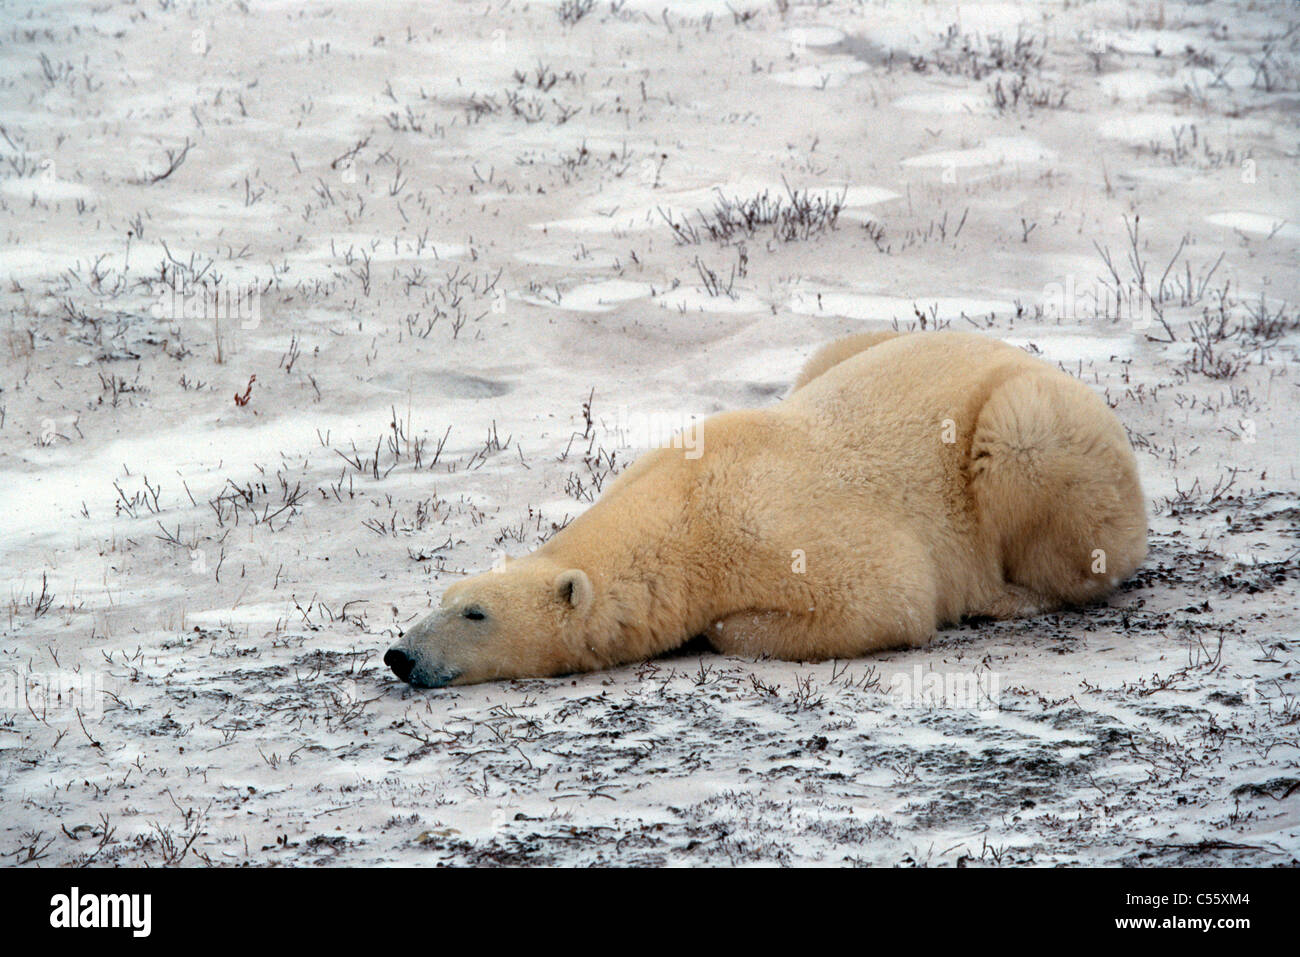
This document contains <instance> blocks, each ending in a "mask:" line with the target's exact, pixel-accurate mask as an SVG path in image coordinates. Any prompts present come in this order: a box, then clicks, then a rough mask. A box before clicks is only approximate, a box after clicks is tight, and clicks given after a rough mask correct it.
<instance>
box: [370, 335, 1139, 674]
mask: <svg viewBox="0 0 1300 957" xmlns="http://www.w3.org/2000/svg"><path fill="white" fill-rule="evenodd" d="M702 427H703V431H702V433H700V435H698V436H697V440H698V439H702V442H698V441H697V443H693V448H694V449H695V453H694V455H688V454H687V453H686V451H685V450H684V449H683V448H671V447H665V448H660V449H655V450H652V451H650V452H647V453H646V454H644V455H642V456H641V457H640V458H639V459H638V460H637V461H636V463H635V464H633V465H632V466H631V467H630V468H628V469H627V470H626V471H625V472H623V474H622V475H620V476H619V477H618V479H617V480H616V481H615V482H614V483H613V484H611V485H610V486H609V487H608V488H607V489H606V491H605V493H604V494H603V495H602V496H601V497H600V500H599V501H598V502H596V504H595V505H593V506H592V507H591V508H590V509H588V510H587V512H585V513H584V514H583V515H581V516H580V517H579V518H577V519H576V520H575V521H573V522H572V523H571V524H570V525H569V526H568V527H566V528H565V529H563V530H562V531H561V532H559V533H558V534H557V535H556V536H555V537H554V538H552V539H551V540H550V541H548V542H547V543H546V544H544V545H543V546H542V547H540V548H539V549H537V550H536V551H535V552H533V553H532V554H531V555H528V556H525V557H523V558H520V559H516V560H514V561H511V562H509V563H508V564H506V565H504V566H503V567H501V568H499V569H497V570H494V571H491V572H486V573H484V574H480V575H476V576H474V577H471V578H467V579H465V580H463V581H460V582H457V583H455V584H453V585H452V586H450V587H449V588H448V589H447V590H446V593H445V594H444V595H443V597H442V603H441V607H440V608H439V609H438V610H437V611H435V612H434V613H432V614H431V615H429V616H428V617H426V618H424V619H423V620H422V621H420V622H419V623H417V624H416V625H415V627H413V628H412V629H411V630H410V631H409V632H408V633H407V634H406V635H404V636H403V638H402V640H401V641H400V642H399V643H398V644H396V645H395V646H394V647H392V648H391V649H389V651H388V652H387V654H385V656H384V662H385V663H386V664H387V665H389V667H391V668H392V669H393V671H394V672H395V673H396V674H397V676H398V677H399V678H401V679H402V680H404V681H408V682H410V683H411V684H413V685H417V686H423V687H441V686H444V685H450V684H468V683H471V682H479V681H491V680H494V679H499V678H523V677H542V676H547V675H559V674H567V673H572V672H579V671H591V670H595V669H600V668H609V667H612V666H615V665H619V664H624V663H627V662H634V661H641V660H644V659H647V658H650V657H653V656H655V655H658V654H660V653H662V652H665V651H668V650H670V649H672V648H675V647H678V646H680V645H682V644H683V643H685V642H686V641H687V640H689V639H690V638H692V637H693V636H696V635H700V634H703V635H705V636H707V639H708V641H709V642H710V643H711V644H712V646H713V647H714V648H716V649H717V650H718V651H719V652H722V653H724V654H729V655H746V656H754V657H760V656H771V657H776V658H784V659H794V660H807V661H817V660H822V659H827V658H855V657H859V656H861V655H865V654H868V653H870V652H873V651H879V650H882V649H888V648H900V647H916V646H920V645H924V644H925V643H926V641H928V640H929V638H930V637H931V635H933V634H934V632H935V630H936V629H937V628H939V627H941V626H943V625H945V624H949V623H952V622H955V621H957V620H958V619H960V618H962V617H963V616H971V617H992V618H1012V617H1016V616H1021V615H1032V614H1035V613H1038V612H1042V611H1046V610H1048V609H1053V608H1059V607H1062V606H1066V605H1078V604H1083V603H1086V602H1090V601H1094V600H1096V599H1099V598H1101V597H1103V596H1104V595H1106V594H1107V593H1108V592H1109V591H1111V590H1112V589H1113V588H1114V587H1115V586H1116V585H1117V584H1119V582H1120V581H1122V580H1123V579H1124V578H1126V577H1127V576H1128V575H1130V574H1131V573H1132V572H1133V571H1134V569H1136V568H1137V567H1138V565H1139V564H1140V563H1141V562H1142V560H1143V558H1144V557H1145V556H1146V550H1147V517H1146V510H1145V505H1144V501H1145V500H1144V498H1143V494H1142V489H1141V486H1140V484H1139V481H1138V473H1137V464H1136V462H1135V460H1134V455H1133V449H1132V447H1131V445H1130V444H1129V441H1128V438H1127V436H1126V434H1125V432H1124V428H1123V426H1122V425H1121V424H1120V422H1119V420H1118V419H1117V418H1116V417H1115V415H1114V414H1113V413H1112V411H1111V410H1110V408H1109V407H1108V406H1107V405H1106V403H1105V402H1104V401H1103V400H1102V399H1101V398H1100V397H1099V396H1098V395H1097V394H1096V393H1094V392H1093V391H1092V390H1090V389H1089V388H1088V387H1087V386H1085V385H1084V384H1083V383H1081V382H1079V381H1078V380H1076V379H1074V378H1072V377H1071V376H1069V375H1067V374H1066V373H1064V372H1062V371H1060V370H1059V369H1056V368H1054V367H1052V366H1049V365H1047V364H1045V363H1044V362H1042V361H1040V360H1038V359H1035V358H1033V357H1032V356H1030V355H1029V354H1027V353H1026V352H1024V351H1022V350H1021V349H1018V348H1015V347H1013V346H1011V345H1008V344H1006V343H1004V342H1000V341H998V340H996V339H993V338H989V337H985V336H981V335H978V334H975V333H966V332H952V331H943V332H918V333H910V334H895V333H869V334H865V335H859V336H853V337H851V338H848V339H844V340H840V341H838V342H833V343H831V344H830V345H828V346H826V347H825V348H823V349H822V350H821V351H820V352H818V353H816V354H815V355H814V356H813V357H812V359H811V360H810V361H809V362H808V364H807V366H806V367H805V369H804V370H803V372H802V374H801V375H800V376H799V378H798V380H797V382H796V384H795V388H794V390H793V391H792V392H791V394H790V395H789V396H788V397H787V398H785V399H784V400H783V401H781V402H780V403H778V404H776V405H774V406H772V407H770V408H765V409H758V410H748V411H736V412H725V413H722V414H720V415H716V416H713V417H711V418H708V419H706V420H704V422H703V423H702ZM683 444H685V443H678V445H683ZM701 452H702V454H700V453H701Z"/></svg>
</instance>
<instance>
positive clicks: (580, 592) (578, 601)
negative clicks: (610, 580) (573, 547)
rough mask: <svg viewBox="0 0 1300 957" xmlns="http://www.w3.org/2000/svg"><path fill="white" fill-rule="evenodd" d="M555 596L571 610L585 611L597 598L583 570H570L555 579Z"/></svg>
mask: <svg viewBox="0 0 1300 957" xmlns="http://www.w3.org/2000/svg"><path fill="white" fill-rule="evenodd" d="M555 595H556V597H557V598H559V599H560V601H563V602H567V603H568V605H569V606H570V607H571V608H576V609H577V610H579V611H582V610H584V609H585V608H586V607H587V606H588V605H590V604H591V600H592V599H593V598H594V597H595V596H596V590H595V589H594V588H593V587H592V586H591V579H590V578H588V577H587V573H586V572H584V571H583V570H582V569H581V568H570V569H569V570H568V571H566V572H560V574H559V576H558V577H557V578H556V579H555Z"/></svg>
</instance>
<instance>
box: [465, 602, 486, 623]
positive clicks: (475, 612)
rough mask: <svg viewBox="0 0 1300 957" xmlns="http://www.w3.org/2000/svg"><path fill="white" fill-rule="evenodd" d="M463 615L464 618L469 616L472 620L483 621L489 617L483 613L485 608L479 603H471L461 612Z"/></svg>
mask: <svg viewBox="0 0 1300 957" xmlns="http://www.w3.org/2000/svg"><path fill="white" fill-rule="evenodd" d="M461 616H462V617H464V618H468V619H469V620H470V621H482V620H483V619H484V618H486V617H487V615H485V614H483V609H482V608H480V607H479V606H478V605H470V606H469V607H468V608H466V609H465V610H464V611H463V612H461Z"/></svg>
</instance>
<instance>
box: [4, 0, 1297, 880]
mask: <svg viewBox="0 0 1300 957" xmlns="http://www.w3.org/2000/svg"><path fill="white" fill-rule="evenodd" d="M1298 20H1300V18H1298V17H1297V15H1296V8H1295V7H1294V6H1293V5H1292V4H1290V3H1288V2H1285V0H1283V2H1277V3H1271V4H1270V3H1258V2H1255V3H1228V2H1206V3H1187V4H1182V3H1174V2H1160V3H1157V2H1120V0H1098V2H1085V3H1077V2H1075V3H1066V4H1061V3H1042V4H1039V3H1028V2H1024V3H1014V2H1012V3H987V4H984V3H961V4H955V3H951V2H937V3H925V4H920V3H902V2H900V3H877V2H871V3H867V2H851V0H831V2H827V0H819V2H798V0H791V2H788V3H786V2H779V3H778V2H768V0H763V2H760V0H731V2H730V3H723V2H721V0H718V2H714V0H696V2H683V0H614V2H613V3H610V2H609V0H601V2H598V3H592V4H588V3H585V2H582V0H577V2H575V0H565V2H564V3H556V2H539V0H533V2H529V3H523V2H519V0H503V2H499V3H497V2H494V3H437V4H400V5H399V4H392V5H388V4H378V3H366V4H360V3H357V4H347V3H336V4H331V5H328V6H325V5H319V6H318V5H312V4H306V5H304V4H301V3H297V2H294V3H288V2H259V0H250V2H246V3H245V2H213V3H206V2H193V3H186V2H157V3H155V2H149V3H144V2H139V3H135V2H132V3H123V2H114V0H110V2H106V3H94V4H92V3H74V2H70V3H60V4H45V3H41V2H31V3H26V4H24V3H19V4H10V5H8V6H6V7H4V9H3V12H0V27H2V28H3V29H2V30H0V58H2V60H3V65H4V70H3V75H4V77H5V79H4V81H3V83H0V155H2V156H3V160H2V163H3V170H2V171H0V176H2V177H3V179H0V224H2V226H3V229H2V239H0V282H2V283H3V286H2V288H0V303H2V304H3V317H2V318H0V327H2V334H3V341H2V342H0V363H2V364H0V579H3V583H4V586H3V587H4V593H3V598H4V600H5V602H6V608H5V614H4V615H3V616H2V617H0V855H3V861H4V863H6V864H14V863H36V864H40V865H50V864H69V863H84V862H93V863H95V864H109V863H118V864H146V863H147V864H160V863H177V862H179V863H184V864H199V863H204V862H207V863H213V864H244V863H249V864H268V863H288V864H303V863H333V862H340V863H349V864H414V863H434V862H451V863H555V864H575V865H581V864H594V863H635V864H642V863H644V864H657V863H665V864H688V863H699V864H727V863H746V864H748V863H763V864H768V863H781V864H787V863H788V864H807V863H816V862H830V863H867V864H917V865H926V864H929V865H964V864H997V863H1001V864H1008V863H1012V864H1027V863H1033V864H1053V863H1104V864H1119V863H1124V864H1141V863H1177V864H1226V863H1248V864H1260V865H1265V864H1294V863H1296V860H1297V857H1298V856H1300V787H1298V785H1300V766H1298V761H1300V678H1298V677H1297V676H1298V674H1300V604H1298V599H1297V587H1296V585H1297V560H1298V555H1300V496H1298V494H1297V493H1298V490H1300V480H1298V478H1297V474H1296V461H1297V454H1296V448H1297V444H1298V442H1300V426H1298V425H1297V422H1298V420H1300V393H1297V387H1298V386H1300V379H1297V372H1298V371H1300V365H1297V361H1296V359H1297V347H1298V346H1300V310H1298V309H1297V301H1298V300H1300V282H1298V281H1297V262H1298V258H1297V257H1298V254H1300V201H1298V199H1297V197H1298V196H1300V190H1298V189H1297V185H1298V183H1297V179H1298V178H1297V143H1298V138H1297V132H1298V130H1300V124H1298V123H1297V116H1298V110H1297V107H1298V106H1300V30H1297V21H1298ZM765 194H766V195H765ZM778 203H779V204H780V205H779V206H778V205H777V204H778ZM746 215H748V216H749V219H748V220H746V219H745V216H746ZM773 215H775V218H776V220H777V221H776V222H770V221H769V220H771V219H772V218H773ZM891 324H896V325H898V326H899V327H904V328H926V329H933V328H935V327H936V326H938V327H947V326H951V327H952V328H959V329H969V328H972V327H973V328H977V329H981V330H986V331H987V332H988V333H989V334H991V335H997V336H1001V337H1004V338H1006V339H1008V340H1010V341H1012V342H1014V343H1016V344H1018V345H1021V346H1023V347H1024V348H1026V349H1029V350H1030V351H1033V352H1036V353H1041V354H1042V355H1043V356H1044V357H1046V358H1047V359H1048V360H1050V361H1054V362H1059V363H1060V364H1061V365H1062V366H1064V367H1065V368H1067V369H1068V370H1070V371H1071V372H1073V373H1074V374H1076V375H1078V376H1080V377H1081V378H1082V379H1083V380H1084V381H1086V382H1088V383H1089V384H1090V385H1091V386H1093V387H1094V388H1095V389H1097V390H1098V391H1099V392H1101V393H1103V394H1104V395H1105V396H1106V397H1107V398H1108V400H1109V401H1110V403H1111V404H1112V405H1113V406H1114V408H1115V409H1116V412H1117V414H1118V415H1119V416H1120V418H1121V419H1122V420H1123V422H1124V423H1125V425H1126V426H1127V428H1128V429H1129V430H1130V434H1131V435H1132V438H1133V441H1134V443H1135V446H1136V447H1137V449H1138V456H1139V460H1140V463H1141V469H1142V474H1143V479H1144V483H1145V489H1146V493H1147V496H1148V498H1149V500H1150V512H1151V516H1152V534H1151V544H1152V549H1151V556H1150V558H1149V560H1148V561H1147V563H1146V565H1145V566H1144V567H1143V568H1142V570H1141V572H1140V573H1139V574H1138V575H1137V577H1136V578H1135V579H1134V580H1133V581H1131V582H1129V583H1127V584H1126V585H1125V586H1124V587H1123V588H1122V589H1121V590H1120V591H1119V592H1118V593H1117V594H1116V595H1115V596H1114V597H1113V598H1112V600H1111V601H1109V602H1108V603H1107V604H1106V605H1104V606H1102V607H1097V608H1089V609H1085V610H1080V611H1074V612H1070V613H1066V614H1056V615H1048V616H1044V617H1041V618H1036V619H1031V620H1023V621H1017V622H1011V623H989V622H969V623H965V624H963V625H962V626H960V627H957V628H953V629H951V630H948V631H945V632H943V633H942V634H940V635H939V636H938V637H937V639H936V640H935V641H934V643H933V644H932V645H930V646H929V647H928V648H925V649H922V650H917V651H911V652H907V653H894V654H887V655H881V656H879V657H876V658H872V659H870V660H860V661H849V662H836V663H822V664H816V665H802V664H793V663H783V662H772V661H759V662H754V661H748V660H742V659H735V658H724V657H720V656H717V655H715V654H712V653H710V652H708V651H707V650H706V649H702V648H697V647H693V646H691V647H688V648H686V649H684V650H683V651H682V652H681V653H680V654H678V655H676V656H673V657H669V658H665V659H662V660H658V661H654V662H649V663H646V664H643V665H640V666H638V667H630V668H624V669H621V670H617V671H612V672H608V673H602V674H592V675H584V676H578V677H574V678H567V679H563V680H551V681H525V682H514V683H507V684H496V685H484V686H475V687H469V688H463V689H449V690H443V691H433V692H430V691H417V690H412V689H409V688H407V687H406V686H404V685H402V684H399V683H398V682H396V681H395V679H394V678H393V677H392V676H391V675H390V674H389V673H388V671H387V670H386V669H385V668H384V667H383V665H382V664H381V663H380V657H381V656H382V654H383V651H384V649H386V648H387V647H388V645H389V644H390V643H391V642H392V641H393V639H394V637H395V636H396V635H397V634H398V633H399V631H400V630H401V629H402V628H404V627H407V626H409V624H410V623H411V622H413V621H414V620H415V619H416V618H418V617H419V616H420V615H422V614H424V613H425V612H427V611H428V609H429V608H430V607H431V606H432V605H433V604H435V603H436V601H437V598H438V596H439V594H440V593H441V590H442V589H443V587H444V586H445V585H446V584H447V583H448V582H449V581H451V580H454V579H455V578H456V577H457V576H461V575H464V574H467V573H469V572H473V571H477V570H482V569H485V568H487V567H489V566H490V565H491V563H492V562H493V561H494V560H495V559H496V558H497V557H498V556H499V555H500V554H501V553H503V552H504V553H511V554H518V553H522V552H525V551H527V550H529V549H531V548H532V547H534V546H535V545H536V544H537V543H538V542H540V541H542V540H544V539H545V538H546V537H548V536H549V535H551V534H553V533H554V531H555V529H556V528H558V527H562V525H563V524H564V523H565V522H567V521H569V520H571V519H572V518H573V517H574V516H575V515H577V514H579V513H580V512H581V511H582V510H583V509H585V508H586V507H588V505H589V503H590V501H591V499H592V497H593V496H598V494H599V489H600V487H601V485H602V484H603V483H604V482H605V480H606V479H607V478H608V477H609V475H610V474H612V473H614V472H616V471H618V470H620V469H621V468H622V467H624V465H625V464H626V463H627V462H628V461H630V460H631V459H633V458H635V456H636V454H637V452H638V448H637V446H639V445H644V444H645V442H646V441H649V440H650V439H653V438H654V437H655V435H654V433H656V432H658V431H660V429H659V428H657V427H649V426H654V425H655V424H662V423H672V422H681V421H689V418H688V417H689V416H691V415H703V414H709V413H712V412H714V411H718V410H722V409H729V408H736V407H743V406H747V405H763V404H767V403H771V402H774V401H776V400H777V399H779V397H780V396H781V394H782V393H783V392H784V390H785V389H786V387H787V386H788V383H789V382H790V381H791V379H792V377H793V376H794V374H795V373H796V371H797V369H798V368H799V366H800V364H801V362H802V360H803V359H804V358H806V357H807V356H808V355H809V354H810V353H811V352H812V350H813V349H814V348H816V347H817V346H818V345H819V344H821V343H822V342H824V341H826V340H828V339H830V338H832V337H834V336H837V335H841V334H844V333H847V332H852V331H858V330H863V329H873V328H884V327H887V326H889V325H891ZM254 377H255V379H254ZM250 383H251V387H250ZM236 397H238V399H237V398H236ZM648 424H649V426H648ZM936 684H937V685H939V686H944V685H946V686H948V687H949V689H950V690H951V691H952V692H953V693H952V694H950V695H946V696H944V697H943V699H942V700H935V699H934V697H933V696H932V695H931V693H930V692H931V691H932V689H933V688H934V687H935V686H936ZM971 689H975V691H976V692H977V693H971Z"/></svg>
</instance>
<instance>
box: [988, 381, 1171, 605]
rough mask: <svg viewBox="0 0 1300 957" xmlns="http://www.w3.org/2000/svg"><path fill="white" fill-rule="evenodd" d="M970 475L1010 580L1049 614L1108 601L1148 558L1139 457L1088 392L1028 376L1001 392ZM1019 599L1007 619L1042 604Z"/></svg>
mask: <svg viewBox="0 0 1300 957" xmlns="http://www.w3.org/2000/svg"><path fill="white" fill-rule="evenodd" d="M970 475H971V492H972V495H973V497H974V500H975V505H976V508H977V510H978V513H979V520H980V523H981V526H982V528H983V529H984V533H985V535H986V536H987V537H988V538H989V539H990V540H991V542H992V543H993V545H994V547H995V548H997V549H998V551H999V557H1000V560H1001V564H1002V574H1003V578H1004V580H1005V581H1006V583H1007V584H1009V585H1013V586H1022V588H1024V589H1028V590H1029V592H1031V593H1032V594H1033V595H1035V596H1038V597H1039V598H1040V599H1041V601H1040V602H1039V604H1040V606H1041V608H1042V609H1043V610H1046V609H1048V608H1051V607H1056V606H1059V605H1062V604H1082V603H1084V602H1088V601H1092V600H1095V599H1098V598H1100V597H1102V596H1103V595H1105V594H1106V593H1107V592H1109V591H1111V590H1112V589H1113V588H1114V587H1115V586H1116V585H1117V584H1118V583H1119V582H1120V581H1122V580H1123V579H1124V578H1127V577H1128V576H1129V575H1130V574H1132V572H1133V571H1134V569H1136V568H1137V566H1138V565H1139V564H1141V562H1142V559H1143V558H1144V557H1145V556H1146V550H1147V543H1146V535H1147V522H1146V509H1145V504H1144V501H1143V498H1142V489H1141V486H1140V484H1139V482H1138V475H1137V463H1136V462H1135V461H1134V457H1133V451H1132V449H1131V447H1130V446H1129V442H1128V438H1127V436H1126V435H1125V434H1124V429H1123V426H1121V425H1120V424H1119V421H1118V420H1117V419H1116V418H1115V417H1114V415H1113V414H1112V413H1111V411H1110V409H1109V408H1108V407H1107V406H1106V404H1105V403H1104V402H1103V401H1102V400H1101V398H1100V397H1099V396H1097V395H1096V394H1095V393H1093V392H1092V391H1091V390H1090V389H1088V388H1087V387H1086V386H1084V385H1083V384H1082V383H1080V382H1077V381H1075V380H1073V379H1070V378H1068V377H1066V376H1064V375H1055V374H1040V373H1025V374H1021V375H1018V376H1016V377H1014V378H1012V379H1009V380H1008V381H1007V382H1005V383H1003V384H1002V385H1000V386H999V387H998V388H997V389H996V390H995V391H994V392H993V394H992V395H991V396H990V397H989V399H988V401H987V402H986V403H985V404H984V407H983V408H982V409H981V411H980V414H979V419H978V421H977V423H976V426H975V434H974V436H973V439H972V444H971V461H970ZM1018 594H1020V593H1019V592H1013V593H1010V594H1009V595H1008V596H1007V597H1006V601H1003V602H1002V603H1001V604H1002V605H1004V606H1005V608H1001V609H999V610H1004V611H1014V610H1015V609H1014V607H1013V606H1016V605H1023V606H1025V607H1026V609H1027V608H1028V607H1032V606H1033V605H1034V604H1035V602H1034V601H1033V600H1032V599H1030V600H1028V601H1024V600H1020V601H1017V600H1016V596H1017V595H1018ZM1021 598H1022V599H1023V596H1021ZM996 617H1004V616H1003V615H996Z"/></svg>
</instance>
